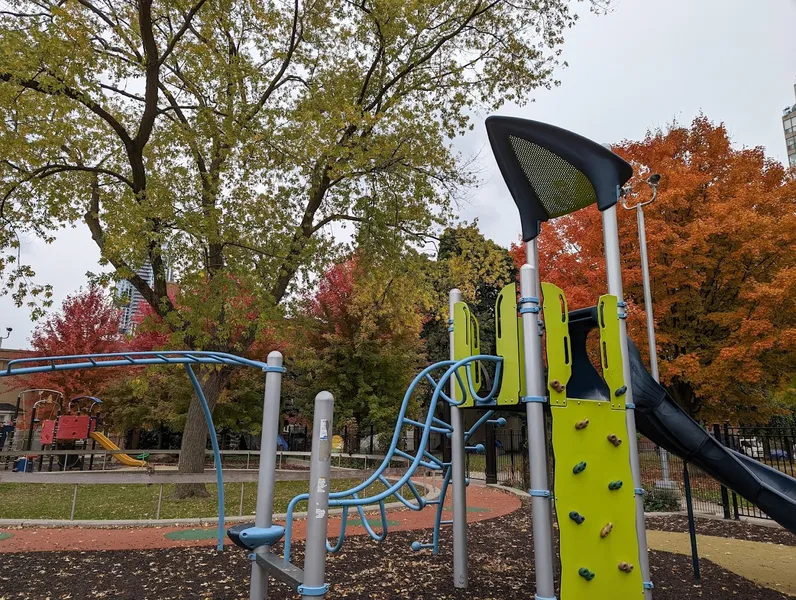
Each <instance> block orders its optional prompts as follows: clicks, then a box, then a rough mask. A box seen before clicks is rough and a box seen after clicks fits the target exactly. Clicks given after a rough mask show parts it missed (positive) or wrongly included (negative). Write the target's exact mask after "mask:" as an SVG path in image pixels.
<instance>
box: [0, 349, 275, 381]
mask: <svg viewBox="0 0 796 600" xmlns="http://www.w3.org/2000/svg"><path fill="white" fill-rule="evenodd" d="M64 361H84V362H64ZM42 362H46V363H49V364H47V365H41V364H39V365H35V366H30V367H19V365H24V364H33V363H42ZM181 364H210V365H230V366H239V367H241V366H243V367H254V368H257V369H262V370H265V371H267V370H269V369H271V368H272V367H268V365H267V364H266V363H264V362H261V361H257V360H251V359H248V358H243V357H241V356H236V355H234V354H228V353H226V352H210V351H204V350H185V351H181V350H164V351H153V352H110V353H107V354H71V355H68V356H32V357H29V358H15V359H13V360H10V361H8V364H7V365H6V368H5V369H4V370H2V371H0V377H8V376H10V375H30V374H32V373H45V372H47V371H71V370H76V369H92V368H95V367H131V366H146V365H181ZM279 368H280V369H281V367H279Z"/></svg>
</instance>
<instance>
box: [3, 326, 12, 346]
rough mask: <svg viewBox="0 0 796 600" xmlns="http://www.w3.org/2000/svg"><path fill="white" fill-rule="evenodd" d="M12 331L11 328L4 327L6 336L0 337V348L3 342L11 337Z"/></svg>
mask: <svg viewBox="0 0 796 600" xmlns="http://www.w3.org/2000/svg"><path fill="white" fill-rule="evenodd" d="M12 331H14V329H13V328H12V327H6V334H5V335H0V348H2V347H3V340H7V339H8V338H9V337H11V332H12Z"/></svg>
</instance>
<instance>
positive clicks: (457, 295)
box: [448, 288, 467, 588]
mask: <svg viewBox="0 0 796 600" xmlns="http://www.w3.org/2000/svg"><path fill="white" fill-rule="evenodd" d="M461 301H462V292H461V291H460V290H457V289H455V288H454V289H452V290H451V291H450V295H449V302H448V314H449V315H450V318H451V319H453V305H454V304H456V303H457V302H461ZM453 336H454V331H453V326H451V327H450V335H449V338H450V357H451V360H453V355H454V352H453ZM465 381H466V380H465ZM457 392H458V389H457V383H456V378H455V377H451V380H450V397H451V399H452V400H456V398H457V396H458V394H457ZM451 427H452V428H453V432H452V433H451V469H452V470H451V483H452V484H453V498H452V501H453V587H456V588H466V587H467V482H466V481H465V469H464V462H465V456H464V415H462V410H461V409H460V408H459V407H457V406H451Z"/></svg>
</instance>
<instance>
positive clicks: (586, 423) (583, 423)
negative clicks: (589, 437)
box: [575, 419, 589, 431]
mask: <svg viewBox="0 0 796 600" xmlns="http://www.w3.org/2000/svg"><path fill="white" fill-rule="evenodd" d="M588 426H589V420H588V419H583V420H582V421H578V422H577V423H575V429H577V430H578V431H580V430H581V429H586V428H587V427H588Z"/></svg>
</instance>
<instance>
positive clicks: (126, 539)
mask: <svg viewBox="0 0 796 600" xmlns="http://www.w3.org/2000/svg"><path fill="white" fill-rule="evenodd" d="M447 504H450V494H448V501H447ZM467 504H468V514H467V521H468V522H474V521H481V520H484V519H493V518H495V517H501V516H503V515H506V514H508V513H510V512H513V511H515V510H517V509H518V508H519V507H520V499H519V497H518V496H516V495H515V494H512V493H510V492H504V491H501V490H498V489H494V488H487V487H483V486H478V485H471V486H470V487H469V488H468V489H467ZM435 512H436V511H435V507H434V506H429V507H426V508H425V509H424V510H422V511H419V512H418V511H410V510H407V509H400V510H391V511H388V513H387V519H388V531H407V530H412V529H428V528H430V527H432V526H433V524H434V514H435ZM446 514H450V511H446ZM443 518H450V517H443ZM355 519H356V520H358V515H357V514H356V511H355V510H353V511H350V512H349V525H348V527H347V528H346V535H349V534H350V535H364V534H366V531H365V529H364V527H362V526H361V525H360V526H352V525H351V521H352V520H355ZM372 519H375V521H373V520H372ZM368 520H369V521H370V522H371V527H373V529H374V530H375V531H377V532H378V531H380V530H381V518H380V517H379V515H378V512H375V513H371V514H368ZM283 524H284V523H283ZM339 533H340V518H339V517H333V518H331V519H330V520H329V537H330V538H332V537H334V536H337V535H338V534H339ZM304 534H305V521H303V520H301V521H297V522H296V523H295V524H294V526H293V539H299V540H300V539H304ZM9 535H10V537H8V536H9ZM167 536H168V537H167ZM175 538H177V539H175ZM186 538H189V539H186ZM215 540H216V530H215V528H214V527H211V528H202V529H192V530H187V529H186V528H185V527H182V528H180V527H140V528H135V529H133V528H111V529H96V528H81V527H69V528H27V527H26V528H22V529H2V530H0V553H3V552H45V551H48V552H51V551H55V550H59V551H64V550H142V549H148V548H170V547H181V546H196V545H214V544H215ZM427 541H430V540H427ZM227 543H231V542H229V540H227Z"/></svg>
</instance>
